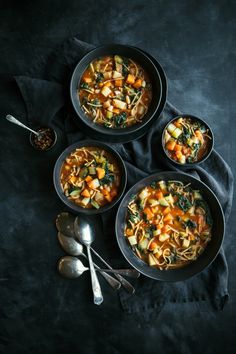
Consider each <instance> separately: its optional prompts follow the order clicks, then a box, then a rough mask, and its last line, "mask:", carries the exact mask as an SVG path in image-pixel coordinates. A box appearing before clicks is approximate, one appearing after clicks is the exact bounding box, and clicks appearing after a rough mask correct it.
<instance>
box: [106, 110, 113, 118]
mask: <svg viewBox="0 0 236 354" xmlns="http://www.w3.org/2000/svg"><path fill="white" fill-rule="evenodd" d="M112 117H113V113H112V112H110V111H107V113H106V118H107V119H111V118H112Z"/></svg>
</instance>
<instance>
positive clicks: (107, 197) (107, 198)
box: [105, 193, 112, 202]
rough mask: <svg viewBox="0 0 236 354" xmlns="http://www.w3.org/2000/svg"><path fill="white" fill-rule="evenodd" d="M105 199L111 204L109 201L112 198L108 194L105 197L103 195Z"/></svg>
mask: <svg viewBox="0 0 236 354" xmlns="http://www.w3.org/2000/svg"><path fill="white" fill-rule="evenodd" d="M105 198H106V200H107V201H108V202H111V201H112V197H111V195H110V193H109V194H107V195H105Z"/></svg>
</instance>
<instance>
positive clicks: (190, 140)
mask: <svg viewBox="0 0 236 354" xmlns="http://www.w3.org/2000/svg"><path fill="white" fill-rule="evenodd" d="M187 145H188V146H190V147H192V145H193V140H192V139H191V138H188V139H187Z"/></svg>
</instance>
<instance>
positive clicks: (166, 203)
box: [159, 198, 170, 206]
mask: <svg viewBox="0 0 236 354" xmlns="http://www.w3.org/2000/svg"><path fill="white" fill-rule="evenodd" d="M159 203H160V205H162V206H170V204H169V203H168V202H167V200H166V199H165V198H161V199H159Z"/></svg>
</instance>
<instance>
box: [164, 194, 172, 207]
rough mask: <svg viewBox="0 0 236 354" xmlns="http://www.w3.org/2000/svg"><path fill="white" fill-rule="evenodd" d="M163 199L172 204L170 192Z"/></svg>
mask: <svg viewBox="0 0 236 354" xmlns="http://www.w3.org/2000/svg"><path fill="white" fill-rule="evenodd" d="M165 200H166V201H167V203H169V204H170V205H173V204H174V198H173V197H172V194H169V195H167V196H166V197H165Z"/></svg>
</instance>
